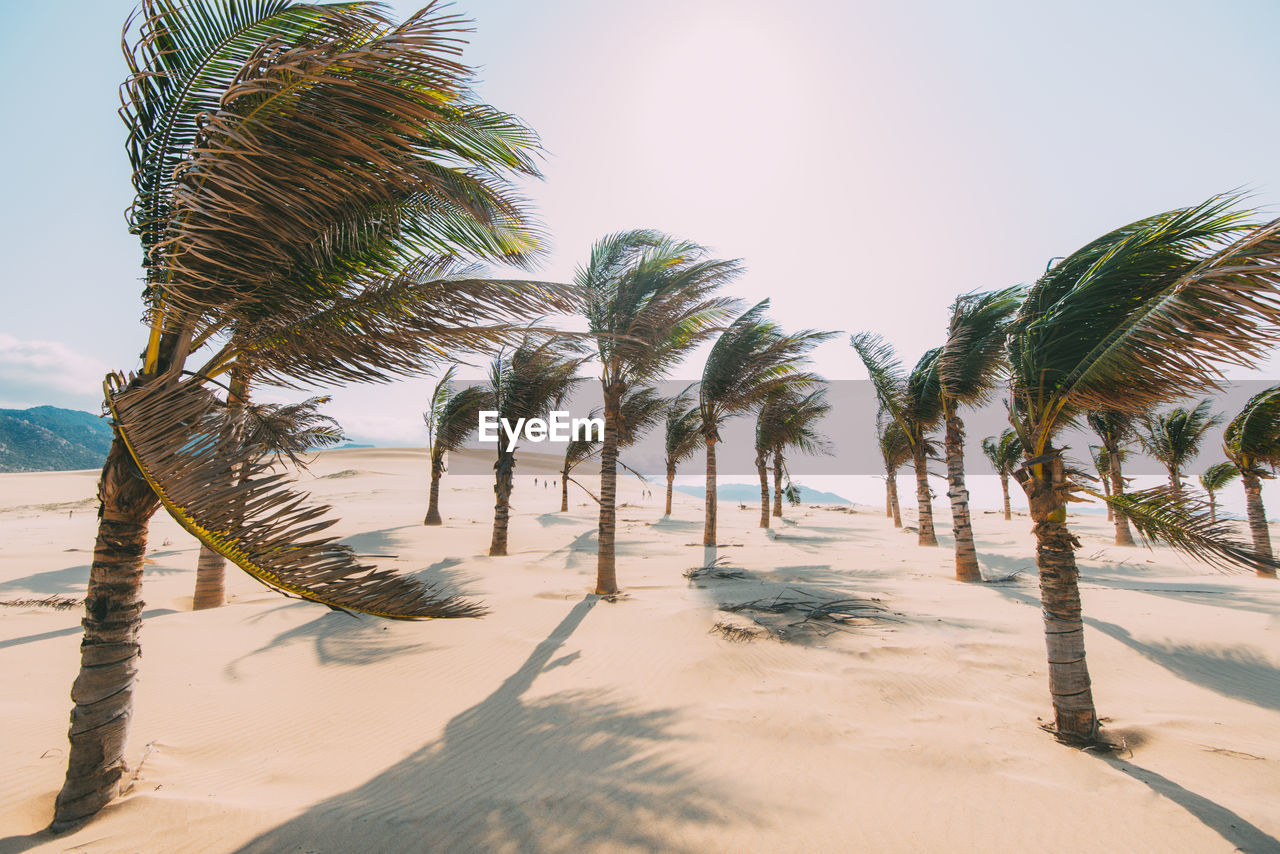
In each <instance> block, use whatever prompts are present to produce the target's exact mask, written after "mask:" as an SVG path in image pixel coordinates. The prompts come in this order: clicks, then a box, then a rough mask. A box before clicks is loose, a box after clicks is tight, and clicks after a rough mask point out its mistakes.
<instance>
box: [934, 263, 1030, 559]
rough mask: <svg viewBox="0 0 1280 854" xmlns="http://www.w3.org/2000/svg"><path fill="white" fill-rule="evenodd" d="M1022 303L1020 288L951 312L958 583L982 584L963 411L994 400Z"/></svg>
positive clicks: (950, 433)
mask: <svg viewBox="0 0 1280 854" xmlns="http://www.w3.org/2000/svg"><path fill="white" fill-rule="evenodd" d="M1021 297H1022V289H1021V288H1005V289H1004V290H1000V291H989V292H986V293H980V294H966V295H964V296H961V297H958V298H957V299H956V301H955V303H953V304H952V306H951V323H950V326H949V327H948V329H947V342H946V344H944V345H943V346H942V353H941V354H939V356H938V381H939V383H940V384H941V387H942V391H941V395H940V398H941V402H942V417H943V422H944V423H945V424H946V444H945V447H946V454H947V481H948V489H947V495H948V497H949V498H950V499H951V520H952V533H953V535H954V537H955V547H956V580H957V581H981V580H982V571H981V570H980V569H979V568H978V553H977V549H976V547H975V545H974V542H973V522H972V521H971V520H970V517H969V490H968V489H967V488H966V487H965V482H964V421H963V420H962V419H961V417H960V408H961V407H963V406H977V405H979V404H982V403H985V402H987V401H988V400H989V399H990V398H991V393H992V392H993V391H994V390H995V387H996V383H997V382H998V381H999V379H1000V377H1001V374H1002V373H1003V371H1004V362H1005V360H1004V327H1005V324H1006V323H1007V322H1008V320H1009V317H1010V316H1011V315H1012V314H1013V312H1014V311H1015V310H1017V308H1018V303H1019V301H1020V299H1021Z"/></svg>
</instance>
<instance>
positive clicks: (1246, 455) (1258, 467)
mask: <svg viewBox="0 0 1280 854" xmlns="http://www.w3.org/2000/svg"><path fill="white" fill-rule="evenodd" d="M1222 447H1223V450H1224V451H1225V452H1226V454H1227V459H1229V460H1231V461H1232V462H1233V463H1235V464H1236V465H1237V466H1238V467H1239V468H1240V469H1241V471H1246V472H1249V473H1251V474H1265V473H1266V472H1265V470H1264V469H1263V468H1262V466H1270V467H1273V468H1274V467H1275V466H1276V465H1277V464H1280V386H1275V387H1273V388H1269V389H1266V390H1265V391H1262V392H1259V393H1258V394H1255V395H1254V396H1253V397H1251V398H1249V400H1248V402H1246V403H1245V405H1244V408H1243V409H1241V410H1240V412H1239V413H1238V414H1237V415H1236V416H1235V417H1234V418H1232V419H1231V422H1230V423H1229V424H1227V429H1226V431H1225V432H1224V434H1223V438H1222Z"/></svg>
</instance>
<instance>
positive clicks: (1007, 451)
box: [982, 428, 1023, 475]
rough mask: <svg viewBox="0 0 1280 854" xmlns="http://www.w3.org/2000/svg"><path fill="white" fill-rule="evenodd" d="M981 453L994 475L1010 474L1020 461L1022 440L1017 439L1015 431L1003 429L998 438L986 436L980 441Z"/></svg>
mask: <svg viewBox="0 0 1280 854" xmlns="http://www.w3.org/2000/svg"><path fill="white" fill-rule="evenodd" d="M982 453H983V455H984V456H985V457H986V458H987V460H988V461H990V463H991V467H992V468H993V469H995V471H996V474H1005V475H1008V474H1012V473H1013V469H1014V467H1015V466H1017V464H1018V461H1019V460H1020V459H1022V455H1023V449H1022V440H1020V439H1019V438H1018V433H1017V431H1015V430H1013V429H1012V428H1005V430H1004V432H1002V433H1001V434H1000V435H999V436H988V437H987V438H985V439H983V440H982Z"/></svg>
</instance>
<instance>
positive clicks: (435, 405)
mask: <svg viewBox="0 0 1280 854" xmlns="http://www.w3.org/2000/svg"><path fill="white" fill-rule="evenodd" d="M456 370H457V366H456V365H450V366H449V370H447V371H445V373H444V375H443V376H442V377H440V381H439V382H438V383H436V387H435V389H434V390H433V391H432V392H431V405H430V408H429V409H428V410H427V411H426V412H424V413H423V414H422V420H423V421H424V422H425V423H426V425H427V443H428V444H429V446H430V448H431V492H430V497H429V498H428V500H427V515H426V518H425V519H423V520H422V524H424V525H443V524H444V520H443V519H441V518H440V476H441V475H443V474H444V457H445V454H447V453H449V452H450V451H456V450H458V449H459V448H461V447H462V445H463V443H464V442H466V441H467V437H468V436H470V435H471V433H472V432H473V431H474V430H475V429H476V424H477V422H478V420H479V417H480V411H481V410H483V409H489V408H490V407H491V406H492V405H493V400H492V398H491V396H490V394H489V391H488V390H487V389H485V388H484V387H483V386H474V385H472V386H466V387H465V388H461V389H458V390H457V391H454V389H453V386H452V381H453V375H454V372H455V371H456Z"/></svg>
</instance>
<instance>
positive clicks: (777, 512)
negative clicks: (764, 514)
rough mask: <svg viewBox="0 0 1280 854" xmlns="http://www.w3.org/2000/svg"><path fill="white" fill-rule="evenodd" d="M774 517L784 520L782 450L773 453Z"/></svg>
mask: <svg viewBox="0 0 1280 854" xmlns="http://www.w3.org/2000/svg"><path fill="white" fill-rule="evenodd" d="M773 515H774V516H777V517H778V518H779V519H781V518H782V449H781V448H775V449H774V452H773Z"/></svg>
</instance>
